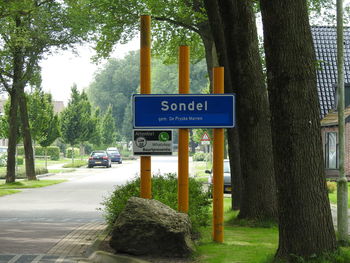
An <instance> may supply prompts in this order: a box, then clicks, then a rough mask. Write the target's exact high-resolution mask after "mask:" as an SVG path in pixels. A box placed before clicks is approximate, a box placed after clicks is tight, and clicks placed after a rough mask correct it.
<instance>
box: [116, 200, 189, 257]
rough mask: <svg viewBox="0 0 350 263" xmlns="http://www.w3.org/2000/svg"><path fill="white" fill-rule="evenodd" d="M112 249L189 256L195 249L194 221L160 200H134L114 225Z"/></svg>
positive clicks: (143, 253) (135, 253) (156, 254)
mask: <svg viewBox="0 0 350 263" xmlns="http://www.w3.org/2000/svg"><path fill="white" fill-rule="evenodd" d="M110 246H111V247H112V248H114V249H115V250H116V251H117V252H124V253H128V254H132V255H152V256H166V257H187V256H189V255H190V254H191V253H192V252H193V250H194V245H193V242H192V239H191V222H190V219H189V217H188V215H187V214H183V213H178V212H176V211H175V210H173V209H171V208H170V207H168V206H166V205H164V204H162V203H161V202H159V201H157V200H149V199H142V198H137V197H132V198H130V199H129V200H128V202H127V204H126V207H125V209H124V210H123V211H122V212H121V213H120V215H119V216H118V218H117V220H116V222H115V224H114V227H113V230H112V237H111V240H110Z"/></svg>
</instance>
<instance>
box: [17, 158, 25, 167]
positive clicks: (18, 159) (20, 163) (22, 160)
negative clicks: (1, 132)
mask: <svg viewBox="0 0 350 263" xmlns="http://www.w3.org/2000/svg"><path fill="white" fill-rule="evenodd" d="M23 163H24V158H23V156H17V164H18V165H22V164H23Z"/></svg>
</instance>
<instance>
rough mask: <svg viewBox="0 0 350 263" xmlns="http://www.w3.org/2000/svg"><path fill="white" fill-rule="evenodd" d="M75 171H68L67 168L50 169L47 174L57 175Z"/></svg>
mask: <svg viewBox="0 0 350 263" xmlns="http://www.w3.org/2000/svg"><path fill="white" fill-rule="evenodd" d="M74 171H76V169H69V168H65V169H50V170H49V172H50V173H53V174H59V173H71V172H74Z"/></svg>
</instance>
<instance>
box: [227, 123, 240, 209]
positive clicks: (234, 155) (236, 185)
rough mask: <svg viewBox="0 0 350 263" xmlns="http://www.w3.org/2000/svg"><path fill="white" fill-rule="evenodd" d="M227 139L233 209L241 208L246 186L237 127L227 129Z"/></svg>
mask: <svg viewBox="0 0 350 263" xmlns="http://www.w3.org/2000/svg"><path fill="white" fill-rule="evenodd" d="M227 141H228V151H229V156H230V168H231V185H232V192H231V208H232V210H239V209H241V203H242V191H243V188H244V186H243V180H242V173H241V158H240V153H239V139H238V130H237V128H232V129H227Z"/></svg>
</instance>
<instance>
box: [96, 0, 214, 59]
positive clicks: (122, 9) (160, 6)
mask: <svg viewBox="0 0 350 263" xmlns="http://www.w3.org/2000/svg"><path fill="white" fill-rule="evenodd" d="M92 7H93V9H94V11H95V13H94V15H95V16H96V18H95V19H96V20H97V21H98V23H99V24H100V25H101V26H100V28H99V30H98V33H97V34H96V50H97V52H98V57H107V56H108V55H109V54H110V53H111V51H112V50H113V45H114V44H116V43H118V42H121V43H125V42H127V41H129V40H130V39H132V38H133V37H134V36H135V35H136V33H138V31H139V16H140V15H141V14H150V15H151V16H152V18H153V20H152V36H153V38H154V41H153V42H154V43H153V44H152V45H153V52H155V54H156V55H159V56H162V58H163V59H164V61H166V62H167V63H174V62H175V61H176V59H177V50H178V46H180V45H189V46H191V47H192V50H191V56H192V57H193V59H194V60H198V58H203V56H204V52H203V44H202V39H201V38H200V37H199V35H198V34H197V33H198V32H199V31H200V29H202V28H204V27H205V26H207V27H209V25H208V24H207V23H206V14H205V10H204V7H203V3H202V1H193V2H191V1H190V2H188V1H176V0H170V1H166V2H160V1H154V0H131V1H121V0H115V1H107V0H103V1H98V2H95V1H93V2H92Z"/></svg>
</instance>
